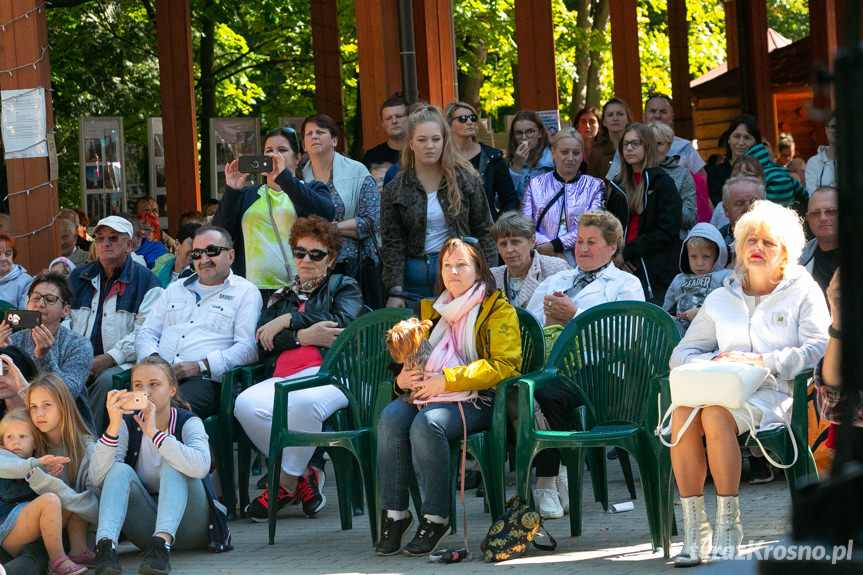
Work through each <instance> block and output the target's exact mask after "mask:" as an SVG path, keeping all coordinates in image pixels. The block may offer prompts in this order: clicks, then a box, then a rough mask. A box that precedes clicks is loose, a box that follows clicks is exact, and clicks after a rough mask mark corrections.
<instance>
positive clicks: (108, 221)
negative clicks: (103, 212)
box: [93, 216, 135, 238]
mask: <svg viewBox="0 0 863 575" xmlns="http://www.w3.org/2000/svg"><path fill="white" fill-rule="evenodd" d="M102 226H107V227H109V228H111V229H112V230H114V231H115V232H120V233H121V234H126V235H127V236H129V237H130V238H131V237H132V236H133V235H134V233H135V230H134V228H132V224H131V222H129V220H127V219H126V218H121V217H120V216H108V217H107V218H102V219H101V220H99V223H98V224H96V228H95V229H94V230H93V232H94V233H95V232H98V231H99V228H101V227H102Z"/></svg>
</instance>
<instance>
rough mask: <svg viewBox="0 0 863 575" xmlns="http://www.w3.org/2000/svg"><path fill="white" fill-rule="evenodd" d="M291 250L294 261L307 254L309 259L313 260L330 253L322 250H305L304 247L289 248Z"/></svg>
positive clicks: (319, 259)
mask: <svg viewBox="0 0 863 575" xmlns="http://www.w3.org/2000/svg"><path fill="white" fill-rule="evenodd" d="M291 252H292V253H293V254H294V259H295V260H296V261H300V260H302V259H303V258H305V257H306V256H308V257H309V259H310V260H312V261H313V262H319V261H321V260H322V259H324V258H325V257H327V255H329V253H330V252H325V251H324V250H307V249H306V248H294V249H292V250H291Z"/></svg>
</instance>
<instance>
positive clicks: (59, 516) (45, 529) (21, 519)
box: [0, 408, 95, 575]
mask: <svg viewBox="0 0 863 575" xmlns="http://www.w3.org/2000/svg"><path fill="white" fill-rule="evenodd" d="M0 441H2V447H3V449H2V450H0V545H2V546H3V549H5V550H6V551H7V552H9V554H10V555H12V556H13V557H14V556H15V555H17V554H18V553H19V552H20V551H21V548H22V547H24V545H26V544H28V543H32V542H33V541H36V540H37V539H39V538H40V537H41V538H42V541H43V542H44V543H45V549H46V550H47V551H48V558H49V562H48V573H49V574H59V575H79V574H81V573H85V572H86V571H87V565H86V564H92V563H93V559H94V558H95V556H94V554H93V552H92V551H90V550H89V549H88V548H87V522H86V521H84V520H83V519H81V518H80V517H78V516H77V515H74V514H71V513H68V512H64V511H63V509H62V507H61V505H60V499H59V498H57V496H56V495H54V494H53V493H45V494H42V495H36V493H35V492H34V491H33V490H32V489H30V486H29V485H28V483H27V482H26V481H25V479H26V477H27V476H28V475H29V474H30V471H31V470H33V469H34V468H36V467H40V466H41V467H42V468H44V469H45V470H46V471H48V472H49V473H52V474H55V473H59V472H60V471H61V470H62V469H63V465H64V464H65V463H67V462H68V461H69V458H68V457H58V456H56V455H43V456H42V457H40V458H38V459H37V458H35V457H33V454H34V452H36V451H37V447H38V448H39V451H42V447H43V446H42V435H41V434H40V433H38V431H37V430H35V429H34V427H33V424H32V422H31V421H30V417H29V416H28V415H27V412H26V411H25V410H24V409H23V408H18V409H14V410H12V411H10V412H9V413H8V414H6V416H5V417H4V418H3V419H2V420H0ZM64 525H65V527H66V530H67V532H68V534H69V543H70V546H71V548H72V553H71V554H70V555H68V556H67V555H66V553H65V552H64V550H63V527H64Z"/></svg>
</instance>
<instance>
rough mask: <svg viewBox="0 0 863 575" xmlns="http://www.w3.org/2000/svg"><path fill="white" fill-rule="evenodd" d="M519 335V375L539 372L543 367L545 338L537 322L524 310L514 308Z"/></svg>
mask: <svg viewBox="0 0 863 575" xmlns="http://www.w3.org/2000/svg"><path fill="white" fill-rule="evenodd" d="M515 313H516V315H517V316H518V329H519V332H520V333H521V374H522V375H525V374H528V373H532V372H534V371H539V370H540V369H542V368H543V367H544V365H545V338H544V337H543V333H542V326H541V325H539V321H537V319H536V318H535V317H534V316H533V314H531V313H530V312H529V311H527V310H526V309H522V308H520V307H516V308H515Z"/></svg>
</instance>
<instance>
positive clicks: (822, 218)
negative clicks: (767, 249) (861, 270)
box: [797, 186, 839, 296]
mask: <svg viewBox="0 0 863 575" xmlns="http://www.w3.org/2000/svg"><path fill="white" fill-rule="evenodd" d="M806 223H807V224H809V229H810V230H812V235H813V236H815V237H814V238H812V239H811V240H809V241H808V242H807V243H806V246H805V247H804V248H803V253H802V254H800V259H799V260H798V262H797V263H799V264H800V265H801V266H804V267H805V268H806V269H807V270H808V271H809V273H810V274H812V277H813V278H815V281H816V282H818V285H819V286H821V291H823V292H824V295H825V296H826V295H827V286H829V285H830V278H832V277H833V272H835V271H836V268H838V267H839V197H838V195H837V192H836V188H834V187H832V186H821V187H819V188H817V189H816V190H815V191H814V192H812V195H811V196H809V208H808V210H807V212H806Z"/></svg>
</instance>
